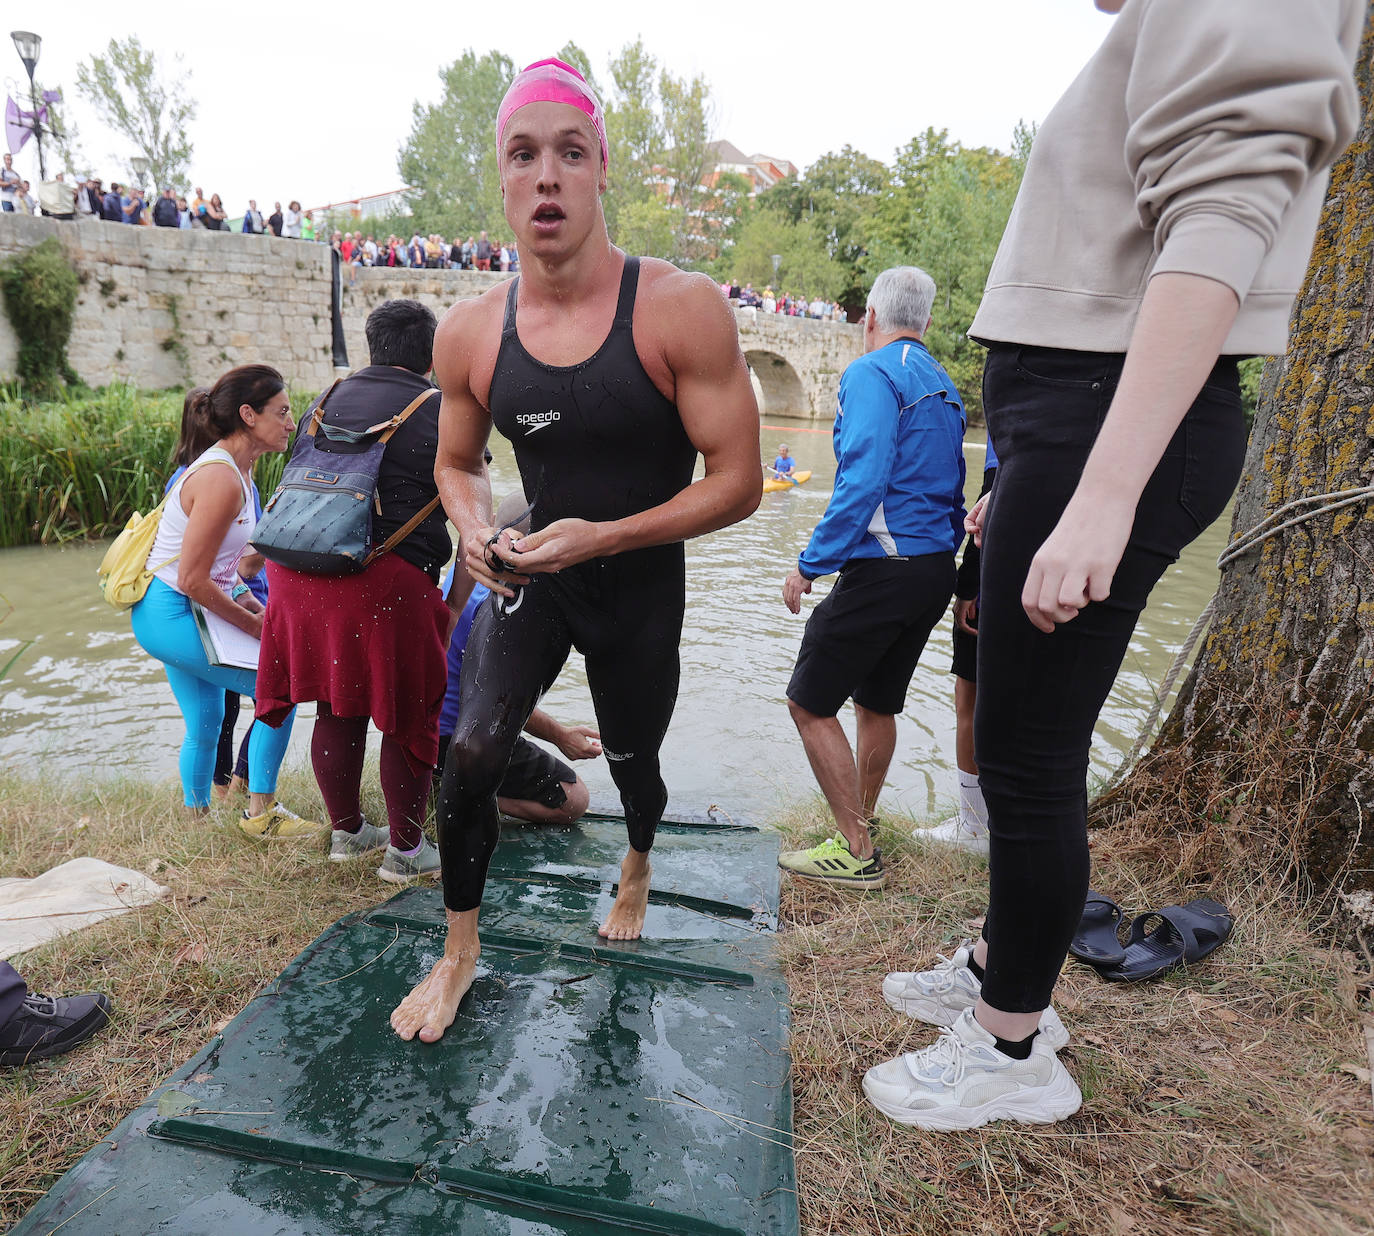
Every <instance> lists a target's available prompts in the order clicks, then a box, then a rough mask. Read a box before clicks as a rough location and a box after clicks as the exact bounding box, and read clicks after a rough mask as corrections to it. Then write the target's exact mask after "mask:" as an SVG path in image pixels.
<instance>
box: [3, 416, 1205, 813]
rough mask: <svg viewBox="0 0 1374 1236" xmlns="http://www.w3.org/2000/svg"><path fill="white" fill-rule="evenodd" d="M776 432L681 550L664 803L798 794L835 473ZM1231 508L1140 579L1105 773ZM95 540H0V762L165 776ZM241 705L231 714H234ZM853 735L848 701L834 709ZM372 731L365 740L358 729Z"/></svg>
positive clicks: (806, 440) (915, 741) (1198, 599)
mask: <svg viewBox="0 0 1374 1236" xmlns="http://www.w3.org/2000/svg"><path fill="white" fill-rule="evenodd" d="M781 441H786V442H788V443H789V444H790V445H791V447H792V454H793V455H795V456H796V457H797V458H798V460H799V466H800V467H802V468H810V469H812V477H811V480H810V481H809V482H808V483H807V484H806V485H804V486H801V487H799V488H797V489H794V490H790V491H787V492H784V493H776V494H765V495H764V498H763V503H762V505H761V506H760V507H759V510H758V512H757V514H755V515H754V516H753V517H752V518H750V519H748V520H746V521H745V522H744V523H742V524H738V525H736V526H735V527H732V528H727V529H724V530H723V531H721V532H717V533H714V534H713V535H711V536H708V537H704V538H701V539H699V540H696V541H692V542H690V543H689V544H688V547H687V573H688V593H687V616H686V624H685V628H684V631H683V637H682V689H681V693H680V695H679V698H678V703H677V710H676V713H675V716H674V720H673V725H672V728H671V729H670V730H669V733H668V738H667V741H666V743H665V745H664V751H663V766H664V776H665V779H666V781H667V783H668V787H669V791H670V793H671V795H672V799H673V806H674V807H676V808H679V809H683V810H697V811H699V810H703V809H704V808H705V807H706V806H707V805H708V804H712V803H717V804H719V805H720V806H721V807H723V808H725V809H726V810H727V811H729V812H731V813H732V814H738V813H741V812H743V813H748V814H751V815H753V816H756V817H758V816H766V815H767V814H768V813H770V812H771V811H774V810H776V809H777V807H778V806H779V805H780V804H791V803H796V802H797V801H799V800H801V799H803V798H805V797H806V796H808V795H810V794H812V793H813V792H814V790H815V784H814V781H813V780H812V777H811V773H810V769H809V767H808V766H807V762H806V757H805V755H804V754H803V752H802V748H801V743H800V741H799V739H798V737H797V734H796V731H795V729H794V728H793V725H792V722H791V720H790V718H789V717H788V713H787V707H786V702H785V697H784V691H785V688H786V686H787V680H788V677H789V675H790V673H791V669H792V664H793V661H794V660H795V657H796V651H797V646H798V643H799V641H800V639H801V634H802V628H803V625H804V619H805V616H806V614H807V612H809V607H810V606H812V605H814V604H815V602H816V600H819V598H820V597H821V596H822V595H824V593H825V591H826V590H827V581H819V582H818V583H817V585H816V588H815V591H814V593H813V596H812V598H811V599H809V600H806V601H805V602H804V605H805V606H806V607H807V608H804V609H803V611H802V615H801V616H800V617H794V616H793V615H792V614H790V613H788V612H787V610H786V608H785V607H784V606H783V603H782V598H781V585H782V580H783V578H784V576H785V575H786V573H787V572H788V570H790V568H791V565H792V564H793V563H794V562H795V561H796V555H797V553H798V552H799V551H800V549H801V548H802V547H803V546H804V545H805V543H806V540H807V537H808V536H809V535H810V532H811V530H812V528H813V527H814V526H815V524H816V523H817V521H818V520H819V519H820V517H821V515H822V514H823V513H824V511H825V504H826V500H827V499H828V497H829V495H830V488H831V484H832V483H833V480H834V459H833V457H832V455H831V451H830V431H829V428H828V427H827V428H825V429H823V430H819V431H818V430H817V428H816V427H815V426H814V425H812V424H810V423H795V424H786V423H779V424H778V425H777V427H776V428H774V427H771V426H770V427H765V429H764V438H763V442H764V453H765V454H766V455H768V456H769V457H770V458H771V456H772V454H773V453H774V452H773V448H774V446H776V444H777V443H778V442H781ZM492 449H493V452H494V453H495V460H494V462H493V464H492V469H491V471H492V479H493V491H494V493H495V494H496V495H497V497H498V498H499V497H500V496H501V495H502V494H504V493H506V492H507V491H509V490H510V489H513V488H514V487H515V485H516V484H517V481H518V473H517V470H516V468H515V463H514V460H513V458H512V456H511V452H510V448H509V446H508V445H507V444H506V443H505V441H504V440H503V439H500V438H499V437H497V436H494V438H493V443H492ZM965 458H966V460H967V463H968V489H969V499H970V501H971V500H972V498H973V497H974V496H976V494H977V491H978V486H979V483H980V481H981V477H982V471H983V447H982V444H981V441H980V440H979V439H978V438H977V436H976V434H971V435H970V440H969V442H968V443H967V444H966V447H965ZM1228 526H1229V515H1228V516H1227V517H1224V518H1223V519H1221V520H1218V521H1217V523H1216V524H1214V525H1213V526H1212V528H1211V529H1209V530H1208V532H1207V533H1205V534H1204V535H1203V536H1202V537H1201V538H1199V540H1198V541H1197V542H1195V543H1194V544H1193V545H1192V546H1191V547H1190V548H1189V550H1188V551H1187V553H1185V554H1184V556H1183V558H1182V559H1181V560H1180V561H1179V562H1178V563H1177V564H1176V565H1175V566H1174V568H1173V569H1172V570H1171V571H1170V572H1169V573H1168V574H1167V575H1166V576H1165V578H1164V580H1163V581H1162V582H1161V583H1160V585H1159V587H1158V588H1157V589H1156V590H1155V594H1154V597H1153V598H1152V601H1151V606H1150V609H1149V610H1148V611H1147V612H1146V614H1145V616H1144V618H1143V620H1142V622H1141V624H1140V626H1139V627H1138V629H1137V631H1136V634H1135V638H1134V640H1133V641H1132V644H1131V648H1130V651H1129V653H1128V654H1127V657H1126V661H1125V663H1124V665H1123V667H1122V671H1121V675H1120V677H1119V678H1118V679H1117V683H1116V687H1115V689H1114V691H1113V692H1112V696H1111V698H1110V700H1109V701H1108V704H1107V707H1106V709H1105V710H1104V712H1103V714H1102V719H1101V721H1100V723H1099V725H1098V728H1097V736H1096V740H1095V742H1094V745H1093V754H1092V762H1093V770H1094V772H1095V773H1098V774H1106V773H1108V772H1109V771H1110V770H1111V769H1112V768H1114V767H1115V765H1116V764H1117V763H1118V762H1119V760H1120V759H1121V757H1122V755H1123V754H1124V753H1125V752H1126V751H1127V750H1129V749H1130V747H1131V744H1132V743H1133V742H1134V741H1135V736H1136V734H1137V732H1138V730H1139V727H1140V725H1141V723H1142V722H1143V721H1144V719H1145V717H1146V715H1147V714H1148V711H1149V708H1150V705H1151V703H1152V701H1153V699H1154V690H1155V688H1156V687H1157V685H1158V683H1159V682H1160V680H1161V679H1162V678H1163V676H1164V674H1165V673H1166V672H1167V670H1168V667H1169V664H1170V662H1171V660H1172V658H1173V656H1174V653H1175V651H1176V650H1177V648H1178V647H1179V646H1180V644H1181V643H1182V642H1183V640H1184V639H1185V638H1186V636H1187V634H1188V631H1189V629H1190V628H1191V626H1192V624H1193V622H1194V620H1195V619H1196V617H1197V615H1198V614H1199V613H1201V611H1202V608H1203V606H1205V605H1206V603H1207V601H1208V599H1209V598H1210V597H1211V595H1212V592H1213V591H1214V589H1215V587H1216V582H1217V571H1216V566H1215V564H1216V558H1217V555H1218V553H1220V552H1221V549H1222V547H1223V546H1224V544H1225V540H1226V530H1227V528H1228ZM104 549H105V545H104V544H103V543H102V544H93V545H72V546H64V547H46V548H45V547H25V548H21V549H6V550H0V666H3V665H4V664H5V662H6V661H8V660H9V659H10V657H11V656H12V655H13V654H14V653H15V652H16V651H19V650H20V649H21V647H22V646H23V645H24V644H25V642H26V641H32V642H31V643H30V644H29V645H28V646H27V647H24V648H23V650H22V652H20V655H19V658H18V660H17V661H16V662H15V664H14V665H13V666H12V667H11V668H10V670H9V673H8V674H7V675H6V676H5V677H4V679H3V680H0V766H5V767H9V768H17V769H19V770H22V771H24V772H28V773H33V774H36V775H44V776H53V777H57V778H60V779H61V781H62V782H64V783H70V782H72V781H80V780H83V779H87V778H103V777H109V776H111V775H116V774H118V775H135V776H147V777H153V778H175V776H176V763H177V750H178V747H179V744H180V742H181V738H182V734H183V728H182V722H181V715H180V713H179V712H178V710H177V707H176V704H175V702H174V701H173V699H172V693H171V691H170V689H169V688H168V686H167V682H166V679H165V678H164V676H163V673H162V668H161V666H160V665H159V664H158V663H157V662H155V661H153V660H152V659H151V658H149V657H148V656H146V655H145V654H144V653H143V651H142V650H141V649H140V648H139V647H138V645H137V644H135V642H134V639H133V636H132V634H131V633H130V630H129V618H128V615H127V614H117V613H115V612H114V611H113V610H111V609H110V608H109V607H108V606H106V604H105V603H104V601H103V600H102V599H101V597H100V593H99V591H98V589H97V587H96V582H95V569H96V565H97V564H98V563H99V561H100V558H101V556H102V554H103V553H104ZM949 661H950V618H949V616H948V615H947V616H946V617H945V618H944V620H943V621H942V622H941V623H940V625H939V626H938V627H937V628H936V630H935V633H934V634H933V635H932V636H931V640H930V643H929V644H928V645H927V647H926V651H925V654H924V656H923V657H922V658H921V663H920V665H919V666H918V667H917V670H916V675H915V678H914V679H913V681H912V684H911V689H910V691H909V692H908V695H907V708H906V711H905V712H904V713H903V714H902V716H901V717H900V718H899V720H898V742H897V754H896V757H895V758H894V760H893V763H892V769H891V771H890V773H889V775H888V788H887V789H886V790H885V791H884V795H883V799H882V805H883V806H884V807H885V808H887V809H888V810H902V811H909V812H912V813H914V814H916V815H917V816H923V815H928V814H930V813H932V812H935V811H936V810H939V809H942V808H943V807H945V806H946V805H948V803H949V802H950V801H951V800H952V799H953V797H954V795H955V793H956V792H957V791H956V790H955V788H954V785H955V779H954V710H953V679H952V678H951V677H950V674H949ZM544 707H545V708H546V709H547V710H548V711H549V712H551V713H552V714H553V715H554V716H556V717H558V718H559V719H560V720H563V721H566V722H570V723H571V722H576V721H588V722H591V721H593V720H594V716H593V711H592V707H591V700H590V696H589V695H588V692H587V687H586V679H585V676H584V672H583V667H582V663H581V658H580V657H578V655H577V654H576V653H574V654H573V657H572V659H571V661H570V662H569V664H568V666H567V668H566V669H565V671H564V673H563V676H562V677H561V678H560V679H559V681H558V682H557V683H556V684H555V686H554V688H553V690H552V691H551V692H550V693H549V695H548V696H547V697H546V700H545V702H544ZM247 713H248V709H247V707H245V709H244V713H243V714H242V718H243V719H241V721H240V733H242V727H243V725H245V724H246V716H247ZM313 713H314V707H313V705H306V706H304V707H303V708H302V709H301V710H300V716H299V717H298V719H297V722H296V728H295V732H294V734H293V736H292V743H291V749H290V753H289V754H288V757H287V762H288V765H291V764H301V765H304V764H306V763H308V743H309V735H310V726H311V720H312V717H313ZM841 716H842V718H843V720H844V722H845V725H846V728H847V729H849V731H850V733H851V736H852V715H851V714H850V713H849V711H848V710H846V711H845V712H844V713H842V714H841ZM372 741H373V744H374V746H375V743H376V741H377V739H376V735H375V734H374V735H373V739H372ZM579 771H580V772H581V774H582V776H583V778H584V779H585V780H586V781H587V783H588V785H589V786H590V787H591V789H592V795H593V801H594V802H598V803H603V802H613V801H614V787H613V786H612V784H611V780H610V777H609V775H608V774H607V772H606V767H605V764H604V761H601V760H597V761H594V762H591V763H584V764H582V765H580V767H579Z"/></svg>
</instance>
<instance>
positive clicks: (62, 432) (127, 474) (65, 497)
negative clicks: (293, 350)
mask: <svg viewBox="0 0 1374 1236" xmlns="http://www.w3.org/2000/svg"><path fill="white" fill-rule="evenodd" d="M311 399H312V396H310V395H307V394H298V393H297V392H294V391H293V392H292V400H291V402H292V405H293V407H299V408H302V409H304V408H306V407H308V406H309V405H310V402H311ZM181 403H182V392H181V391H176V390H172V391H158V392H149V391H140V390H138V389H137V388H135V387H132V386H127V385H119V384H116V385H111V386H107V387H104V388H102V389H100V390H97V391H83V392H80V393H73V392H71V391H68V392H65V393H64V394H63V395H61V396H59V397H58V398H56V399H53V400H48V401H45V402H42V403H31V402H28V401H26V400H23V399H21V398H20V397H19V396H18V395H17V394H16V393H15V391H14V390H13V389H11V388H5V387H0V496H2V497H3V500H0V546H11V545H30V544H41V545H48V544H53V543H56V542H61V541H68V540H73V539H78V538H90V537H102V536H111V535H113V534H114V533H116V532H118V531H119V529H121V528H122V527H123V526H124V524H125V523H126V522H127V521H128V518H129V516H130V515H131V514H132V513H133V512H134V511H147V510H149V509H150V508H152V507H154V506H156V505H157V503H158V502H159V501H161V499H162V490H163V486H164V485H165V484H166V483H167V478H168V477H169V476H170V475H171V472H172V465H171V462H170V461H171V457H172V450H173V448H174V447H175V445H176V440H177V433H178V429H179V427H180V424H181ZM284 460H285V456H281V455H269V456H265V457H264V458H263V459H262V461H261V462H260V463H259V465H258V473H257V482H258V488H259V490H260V492H262V493H263V494H264V495H266V494H268V493H270V492H271V490H272V487H273V486H274V485H275V484H276V482H277V480H278V479H279V478H280V476H281V468H282V464H283V462H284Z"/></svg>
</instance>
